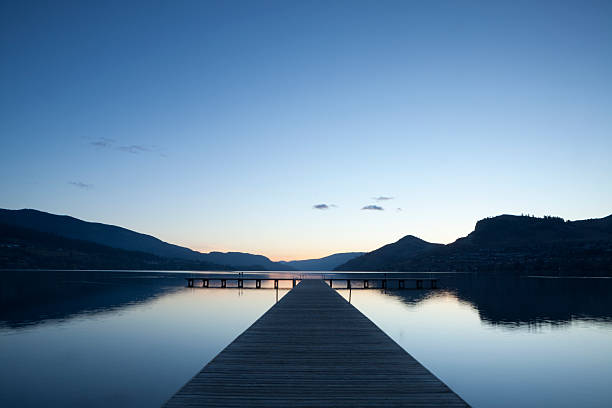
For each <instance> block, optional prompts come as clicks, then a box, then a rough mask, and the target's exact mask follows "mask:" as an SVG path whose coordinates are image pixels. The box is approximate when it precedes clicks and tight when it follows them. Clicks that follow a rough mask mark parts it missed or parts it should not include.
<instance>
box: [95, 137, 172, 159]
mask: <svg viewBox="0 0 612 408" xmlns="http://www.w3.org/2000/svg"><path fill="white" fill-rule="evenodd" d="M89 144H90V145H92V146H95V147H96V148H97V149H110V150H118V151H120V152H124V153H131V154H140V153H157V154H159V156H160V157H168V155H167V154H166V153H164V152H163V150H162V149H160V148H159V146H156V145H146V144H126V145H124V144H119V143H117V141H116V140H114V139H109V138H107V137H101V138H98V139H96V140H93V141H91V142H89Z"/></svg>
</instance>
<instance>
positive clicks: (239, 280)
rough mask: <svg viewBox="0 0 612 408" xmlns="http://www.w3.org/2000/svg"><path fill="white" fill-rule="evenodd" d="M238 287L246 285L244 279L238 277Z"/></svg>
mask: <svg viewBox="0 0 612 408" xmlns="http://www.w3.org/2000/svg"><path fill="white" fill-rule="evenodd" d="M238 287H239V288H242V287H244V281H243V280H242V279H238Z"/></svg>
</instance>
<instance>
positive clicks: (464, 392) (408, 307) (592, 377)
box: [339, 275, 612, 407]
mask: <svg viewBox="0 0 612 408" xmlns="http://www.w3.org/2000/svg"><path fill="white" fill-rule="evenodd" d="M444 281H445V282H444V288H443V289H440V290H434V291H428V290H402V291H397V290H390V291H389V290H388V291H383V290H352V291H350V292H349V291H348V290H339V292H340V293H341V294H342V295H343V296H345V298H347V299H348V298H349V297H350V298H351V302H352V304H353V305H354V306H356V307H357V308H358V309H359V310H360V311H362V312H363V313H364V314H365V315H366V316H368V317H369V318H370V319H371V320H372V321H373V322H374V323H375V324H376V325H378V326H379V327H380V328H381V329H382V330H383V331H385V333H387V334H388V335H389V336H391V338H393V339H394V340H395V341H396V342H398V343H399V344H400V345H401V346H402V347H403V348H404V349H405V350H407V351H408V352H409V353H410V354H412V355H413V356H414V357H415V358H416V359H417V360H419V361H420V362H421V363H422V364H423V365H425V366H426V367H427V368H429V369H430V370H431V371H432V372H433V373H434V374H435V375H437V376H438V377H439V378H440V379H442V380H443V381H444V382H445V383H446V384H448V385H449V386H450V387H451V388H452V389H453V390H454V391H456V392H457V393H458V394H459V395H461V397H462V398H464V399H465V400H466V401H467V402H469V403H470V404H471V405H472V406H474V407H489V406H495V407H517V406H520V407H576V406H588V407H610V406H612V389H610V387H609V378H611V377H612V324H611V323H612V307H610V306H611V299H610V293H611V290H612V286H611V283H612V282H611V281H610V280H586V279H579V280H578V279H573V280H571V281H569V280H560V279H542V278H527V277H525V278H504V277H494V276H490V275H489V276H475V275H470V276H462V277H454V278H453V277H447V278H446V279H444Z"/></svg>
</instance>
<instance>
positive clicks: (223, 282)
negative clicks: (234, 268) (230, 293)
mask: <svg viewBox="0 0 612 408" xmlns="http://www.w3.org/2000/svg"><path fill="white" fill-rule="evenodd" d="M221 287H222V288H225V287H227V281H226V280H225V279H221Z"/></svg>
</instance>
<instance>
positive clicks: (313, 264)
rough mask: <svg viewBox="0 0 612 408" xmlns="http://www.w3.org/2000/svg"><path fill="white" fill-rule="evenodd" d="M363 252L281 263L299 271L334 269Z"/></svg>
mask: <svg viewBox="0 0 612 408" xmlns="http://www.w3.org/2000/svg"><path fill="white" fill-rule="evenodd" d="M363 254H364V252H342V253H338V254H333V255H329V256H326V257H323V258H318V259H304V260H300V261H281V263H282V264H283V265H287V266H289V267H291V268H293V269H295V270H298V271H332V270H334V269H335V268H336V267H338V266H340V265H342V264H344V263H346V262H348V261H350V260H351V259H353V258H356V257H358V256H360V255H363Z"/></svg>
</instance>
